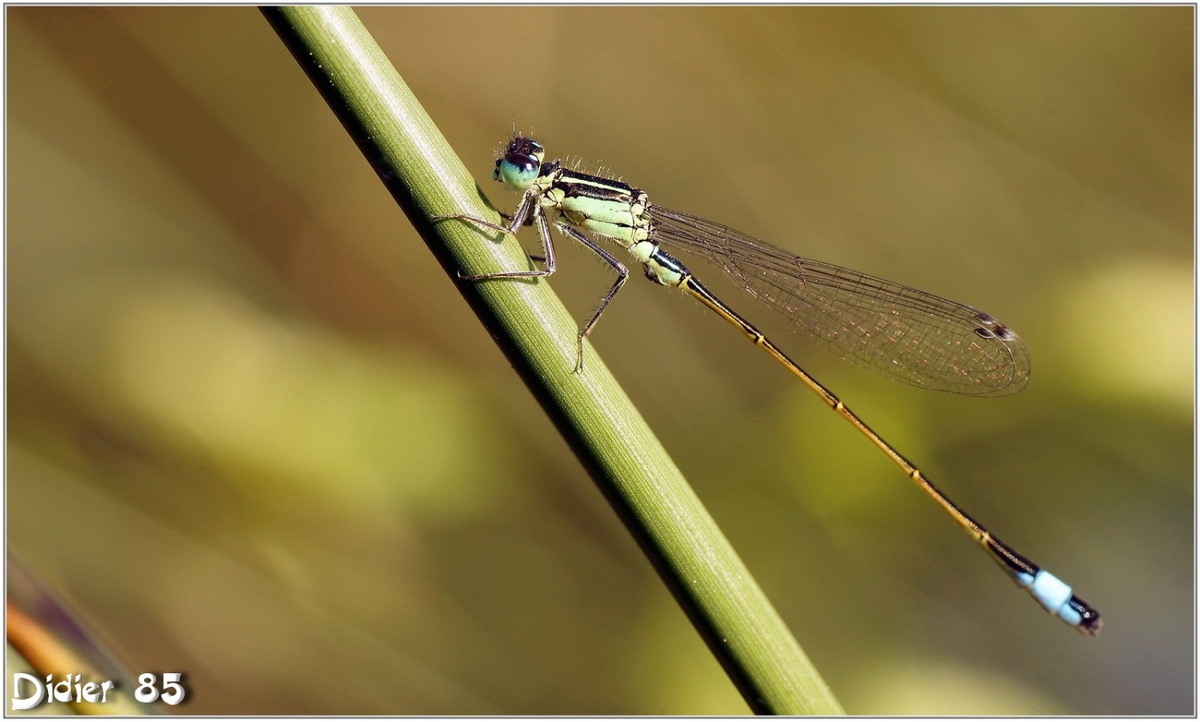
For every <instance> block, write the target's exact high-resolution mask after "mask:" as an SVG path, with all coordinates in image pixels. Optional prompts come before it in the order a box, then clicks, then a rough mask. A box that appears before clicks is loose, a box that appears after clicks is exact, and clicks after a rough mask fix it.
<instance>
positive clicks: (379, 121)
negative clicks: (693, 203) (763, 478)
mask: <svg viewBox="0 0 1200 722" xmlns="http://www.w3.org/2000/svg"><path fill="white" fill-rule="evenodd" d="M263 12H264V14H265V15H266V17H267V20H268V21H269V22H270V23H271V25H272V26H273V27H274V29H275V31H276V32H277V33H278V34H279V36H280V38H281V39H282V40H283V42H284V43H285V44H286V45H287V46H288V48H289V49H290V50H291V52H292V54H293V56H294V57H295V58H296V60H297V61H298V62H299V63H300V65H301V66H302V67H303V68H304V70H305V72H307V73H308V76H309V78H310V79H311V80H312V81H313V83H314V84H315V85H316V86H317V88H318V90H319V91H320V92H321V94H322V95H323V96H324V98H325V100H326V101H327V102H328V103H329V105H330V107H331V108H332V109H333V111H334V113H336V114H337V116H338V118H339V119H340V120H341V121H342V123H343V125H344V126H345V127H346V129H347V131H349V133H350V135H351V137H353V138H354V140H355V142H356V143H358V146H359V149H360V150H362V152H363V154H364V155H365V156H366V157H367V160H368V161H369V162H370V163H371V165H372V167H373V168H375V170H376V172H377V173H378V174H379V176H380V178H381V179H382V180H383V182H384V185H386V186H387V188H388V189H389V190H390V191H391V193H392V195H393V196H394V197H395V198H396V200H397V202H398V203H399V204H400V206H401V207H402V208H403V209H404V212H405V213H406V214H407V215H408V217H409V220H411V221H412V223H413V225H414V226H415V227H416V229H417V231H418V232H419V233H420V234H421V236H422V238H424V240H425V242H426V243H427V244H428V245H429V247H430V249H432V250H433V252H434V255H436V256H437V258H438V259H439V261H440V262H441V264H442V265H443V267H445V269H446V270H447V272H448V273H449V274H450V277H451V278H452V279H454V280H455V283H456V285H457V287H458V289H459V292H460V293H462V295H463V297H464V298H466V300H467V302H468V303H469V304H470V305H471V307H472V308H473V309H474V310H475V312H476V314H478V316H479V318H480V320H481V321H482V322H483V323H484V325H485V326H486V327H487V329H488V331H489V332H490V333H491V335H492V336H493V337H494V338H495V339H496V340H497V343H499V344H500V347H501V349H502V350H503V352H504V353H505V355H506V356H507V357H508V359H509V360H510V361H511V362H512V364H513V366H514V367H515V368H516V369H517V371H518V373H519V374H520V375H521V378H522V379H523V380H524V382H525V384H526V385H527V386H528V387H529V388H530V390H532V391H533V393H534V395H535V396H536V397H537V399H538V401H539V402H540V403H541V404H542V406H543V408H544V409H545V410H546V413H547V414H549V415H550V418H551V419H552V420H553V421H554V423H555V424H556V426H557V427H558V430H559V432H560V433H561V434H562V435H563V437H564V438H565V439H566V440H567V442H568V443H569V444H570V445H571V448H572V449H573V450H574V452H575V454H576V455H577V456H578V457H579V459H580V460H581V461H582V462H583V464H584V466H585V467H586V468H587V470H588V471H589V472H590V473H591V475H592V478H593V479H595V481H596V483H597V484H598V485H599V487H600V489H601V490H602V491H603V492H604V494H605V496H606V497H607V498H608V500H609V502H610V503H611V504H612V506H613V508H614V509H615V510H616V511H617V513H618V514H619V515H620V517H621V519H622V520H623V521H624V523H625V525H626V526H627V527H628V528H629V530H630V531H631V533H632V534H633V535H634V537H635V538H636V539H637V541H638V542H639V543H640V544H641V546H642V549H643V550H645V552H646V555H647V556H648V557H649V558H650V561H651V562H652V563H653V564H654V566H655V568H656V569H657V570H658V572H659V574H660V575H661V577H662V578H663V580H664V581H665V582H666V584H667V586H668V587H669V588H670V590H671V592H672V593H673V594H674V595H675V598H676V599H677V600H678V602H679V604H680V605H681V606H682V607H683V609H684V611H685V612H686V613H687V615H688V617H689V618H690V619H691V620H692V623H693V624H694V625H695V627H696V629H697V630H698V631H699V632H700V634H701V636H702V637H703V638H704V640H705V641H706V642H707V643H708V646H709V648H710V649H711V650H712V652H713V654H715V655H716V657H717V659H718V660H719V661H720V663H721V665H722V666H723V667H724V668H725V670H726V672H727V673H728V674H729V676H730V678H731V679H732V680H733V682H734V684H735V685H737V687H738V689H739V690H740V691H741V693H742V695H743V696H744V697H745V699H746V702H747V703H748V704H749V705H750V708H751V709H753V710H754V711H755V712H766V713H781V714H820V715H830V714H840V713H841V712H842V710H841V707H840V706H839V705H838V703H837V700H836V699H834V697H833V696H832V694H831V693H830V691H829V688H828V686H826V684H825V683H824V681H822V679H821V677H820V675H819V674H818V673H817V671H816V670H815V669H814V668H813V666H812V664H811V663H810V662H809V660H808V658H807V657H806V656H805V654H804V652H803V651H802V650H801V649H800V647H799V645H797V644H796V641H795V640H794V639H793V638H792V636H791V634H790V633H789V632H788V629H787V627H786V626H785V625H784V624H783V621H782V620H781V619H780V618H779V615H778V614H777V613H776V612H775V610H774V609H773V608H772V607H771V605H770V603H769V602H768V601H767V599H766V597H765V596H764V595H763V593H762V591H761V590H760V589H759V588H758V585H757V584H755V582H754V580H753V579H752V578H751V576H750V573H749V571H748V570H747V569H746V567H745V566H744V565H743V564H742V562H741V560H740V559H739V558H738V557H737V554H735V553H734V551H733V548H732V547H731V546H730V545H729V542H728V541H726V539H725V538H724V537H723V536H722V534H721V532H720V530H719V529H718V528H717V526H716V524H715V523H714V522H713V520H712V518H711V517H710V516H709V515H708V512H707V511H706V510H705V509H704V507H703V506H702V505H701V504H700V501H699V499H697V498H696V496H695V494H694V493H693V492H692V490H691V488H690V487H689V486H688V485H687V482H686V481H685V480H684V478H683V476H682V475H681V474H680V472H679V469H677V468H676V467H675V464H674V462H672V461H671V459H670V457H668V456H667V453H666V451H665V450H664V449H663V448H662V446H661V444H660V443H659V442H658V440H657V439H656V438H655V437H654V435H653V433H651V431H650V429H649V428H648V427H647V425H646V423H645V421H644V420H643V419H642V418H641V416H640V414H638V412H637V410H636V409H635V408H634V406H633V404H632V403H631V402H630V401H629V399H628V398H627V397H626V396H625V393H624V391H622V389H621V388H620V387H619V386H618V385H617V382H616V380H615V379H613V377H612V375H611V374H610V373H609V372H608V369H607V368H606V367H605V366H604V363H603V362H602V361H601V359H600V358H599V357H598V356H597V355H596V354H595V352H594V351H593V350H592V348H591V346H590V345H586V344H585V350H584V370H583V372H582V373H573V369H574V367H575V362H576V341H575V336H576V325H575V322H574V320H573V319H572V318H571V316H570V314H568V313H567V311H566V309H565V308H564V307H563V305H562V304H561V303H560V302H559V300H558V298H557V297H556V296H555V295H554V293H553V292H552V291H551V289H550V286H549V284H547V283H545V282H542V281H529V282H524V281H512V282H491V283H471V282H464V281H461V280H458V277H457V272H458V270H459V269H462V270H463V271H465V272H467V273H483V272H487V271H495V270H499V269H510V268H522V267H525V265H526V264H528V257H527V256H526V255H525V254H524V252H523V251H522V250H521V248H520V246H519V244H517V243H516V241H515V239H512V238H495V237H494V236H495V234H481V233H480V231H479V230H478V229H476V228H473V227H471V226H470V225H469V224H465V223H461V222H442V223H437V224H434V223H432V222H431V221H430V218H431V217H432V216H438V215H451V214H456V213H459V214H468V215H471V216H475V217H480V218H489V219H491V220H493V221H494V222H499V218H498V216H497V215H496V214H495V212H494V211H493V210H491V209H490V208H489V207H488V206H487V205H486V203H485V200H484V199H483V196H482V193H481V191H480V190H479V188H478V187H477V186H476V185H475V182H474V180H472V178H471V175H470V174H469V173H468V172H467V170H466V168H465V167H464V166H463V164H462V162H461V161H460V160H459V159H458V157H457V156H456V155H455V154H454V152H453V151H452V150H451V149H450V147H449V145H448V144H447V143H446V140H445V138H443V137H442V135H441V133H440V132H439V131H438V130H437V128H436V127H435V126H434V124H433V121H432V120H431V119H430V118H429V116H428V115H426V113H425V111H424V109H423V108H422V107H421V106H420V104H419V103H418V102H417V100H416V98H414V97H413V95H412V93H411V92H410V91H409V89H408V87H407V86H406V85H405V84H404V81H403V80H401V78H400V76H399V74H397V72H396V70H395V68H393V67H392V65H391V63H389V62H388V60H387V58H386V57H385V56H384V54H383V51H382V50H380V48H379V46H378V45H376V43H375V41H374V39H373V38H372V37H371V35H370V33H368V32H367V30H366V28H364V27H363V25H362V23H361V22H360V21H359V19H358V17H357V16H356V15H355V14H354V12H353V11H352V10H350V9H348V8H340V7H330V6H311V7H294V8H270V9H264V11H263ZM489 237H491V239H490V240H489Z"/></svg>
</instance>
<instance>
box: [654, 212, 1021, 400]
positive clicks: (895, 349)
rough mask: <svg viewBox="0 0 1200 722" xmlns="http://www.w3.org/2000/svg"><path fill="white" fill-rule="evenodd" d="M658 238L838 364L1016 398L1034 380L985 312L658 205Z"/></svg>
mask: <svg viewBox="0 0 1200 722" xmlns="http://www.w3.org/2000/svg"><path fill="white" fill-rule="evenodd" d="M648 213H649V215H650V217H651V219H652V222H653V225H654V229H655V234H656V236H655V237H656V240H658V241H659V242H660V243H661V244H662V245H663V247H664V248H665V249H666V250H667V252H673V251H674V250H675V249H678V250H681V251H684V252H687V253H690V254H693V255H696V256H698V257H700V258H702V259H703V260H705V261H707V262H709V263H711V264H712V265H714V266H716V267H717V268H720V269H721V270H723V271H725V273H726V274H727V275H729V276H730V277H731V278H733V279H734V280H735V281H737V282H738V283H739V284H741V285H742V286H743V287H744V288H745V289H746V291H747V292H749V293H750V294H751V295H752V296H754V297H755V298H757V299H758V300H759V301H761V302H762V303H764V304H766V305H767V306H768V307H770V308H771V309H773V310H774V311H776V312H778V313H780V314H782V315H783V316H785V317H786V318H787V319H788V321H789V322H790V326H791V328H792V329H793V330H795V331H797V332H798V333H800V334H801V335H802V336H804V337H806V338H808V339H809V340H810V341H813V342H814V343H816V344H817V345H818V346H821V347H823V348H825V349H827V350H828V351H831V352H832V353H834V354H836V355H837V356H839V357H841V358H842V359H845V360H846V361H849V362H850V363H853V364H855V365H857V366H861V367H863V368H867V369H870V370H872V371H875V372H876V373H878V374H881V375H883V376H886V377H887V378H890V379H894V380H896V381H903V382H905V383H909V384H912V385H914V386H920V387H922V388H927V389H935V390H938V391H949V392H951V393H956V394H964V395H967V396H1007V395H1009V394H1014V393H1016V392H1018V391H1020V390H1021V389H1022V388H1024V387H1025V384H1026V382H1027V381H1028V380H1029V352H1028V351H1027V350H1026V348H1025V343H1024V342H1023V341H1021V339H1020V338H1019V337H1018V336H1017V335H1016V334H1015V333H1013V332H1012V331H1011V330H1009V329H1008V327H1007V326H1004V325H1003V324H1001V323H1000V322H999V321H997V320H996V319H994V318H992V317H991V316H989V315H988V314H986V313H984V312H982V311H980V310H979V309H977V308H972V307H970V306H966V305H964V304H961V303H957V302H955V301H950V300H948V299H945V298H941V297H939V296H934V295H933V294H930V293H925V292H924V291H918V290H917V289H915V288H909V287H908V286H902V285H900V284H899V283H893V282H891V281H886V280H884V279H882V278H876V277H875V276H869V275H867V274H865V273H859V272H857V271H852V270H850V269H848V268H841V267H838V266H834V265H831V264H828V263H822V262H820V261H812V260H809V259H807V258H801V257H799V256H796V255H793V254H791V253H788V252H787V251H784V250H783V249H781V248H776V247H775V246H772V245H770V244H768V243H764V242H763V241H760V240H757V239H755V238H752V237H750V236H747V235H746V234H744V233H741V232H739V231H737V230H735V229H733V228H729V227H728V226H722V225H720V224H718V223H713V222H711V221H706V220H704V219H703V218H697V217H695V216H690V215H687V214H686V213H680V212H679V211H674V210H671V209H669V208H664V207H662V206H658V205H654V204H650V206H649V208H648Z"/></svg>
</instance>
